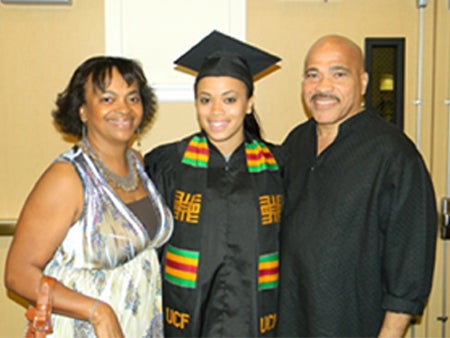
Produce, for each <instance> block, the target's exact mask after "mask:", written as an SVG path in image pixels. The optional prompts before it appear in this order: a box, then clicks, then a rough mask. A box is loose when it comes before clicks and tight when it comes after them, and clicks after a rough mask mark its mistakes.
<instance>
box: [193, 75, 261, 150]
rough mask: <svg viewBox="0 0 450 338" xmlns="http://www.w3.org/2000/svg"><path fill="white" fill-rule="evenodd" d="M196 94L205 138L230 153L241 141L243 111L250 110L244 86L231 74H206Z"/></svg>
mask: <svg viewBox="0 0 450 338" xmlns="http://www.w3.org/2000/svg"><path fill="white" fill-rule="evenodd" d="M195 94H196V98H195V107H196V109H197V117H198V121H199V123H200V127H201V128H202V130H203V131H204V132H205V133H206V135H207V136H208V140H209V141H210V142H211V143H212V144H214V146H215V147H216V148H217V149H219V151H220V152H221V153H222V154H225V155H226V154H230V153H232V152H233V151H234V150H235V149H236V148H237V147H238V146H239V145H240V144H241V143H242V142H243V141H244V119H245V115H246V114H248V113H251V111H252V106H253V96H252V97H250V98H248V89H247V86H246V85H245V84H244V82H242V81H240V80H238V79H236V78H234V77H230V76H206V77H203V78H201V79H200V80H199V81H198V83H197V88H196V93H195Z"/></svg>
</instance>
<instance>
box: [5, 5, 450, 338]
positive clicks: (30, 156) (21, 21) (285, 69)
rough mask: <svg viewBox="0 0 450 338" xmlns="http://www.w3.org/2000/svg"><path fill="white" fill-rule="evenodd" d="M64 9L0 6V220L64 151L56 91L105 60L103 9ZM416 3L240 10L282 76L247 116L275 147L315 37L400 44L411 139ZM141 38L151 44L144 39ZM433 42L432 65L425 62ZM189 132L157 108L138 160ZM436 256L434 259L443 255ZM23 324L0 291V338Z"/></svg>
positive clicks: (431, 332) (428, 94)
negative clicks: (55, 115) (255, 118)
mask: <svg viewBox="0 0 450 338" xmlns="http://www.w3.org/2000/svg"><path fill="white" fill-rule="evenodd" d="M72 2H73V4H72V5H71V6H69V7H65V6H46V5H40V6H31V5H22V6H17V5H16V6H12V5H4V4H0V107H1V111H2V112H1V114H2V123H0V135H1V142H0V154H1V155H0V156H1V157H0V161H1V163H2V169H1V171H0V191H1V194H0V219H1V218H16V217H17V216H18V214H19V211H20V208H21V205H22V203H23V202H24V199H25V198H26V195H27V194H28V192H29V191H30V189H31V188H32V186H33V184H34V182H35V181H36V179H37V178H38V176H39V175H40V173H41V172H42V171H43V170H44V169H45V168H46V167H47V165H48V164H49V163H50V162H51V161H52V160H53V159H54V158H55V156H57V155H58V154H59V153H60V152H61V151H63V150H64V149H66V148H67V147H68V146H69V144H68V143H65V142H64V141H63V140H62V137H61V135H59V134H58V133H57V132H56V131H55V130H54V128H53V126H52V124H51V118H50V111H51V110H52V108H53V102H54V100H55V97H56V93H57V92H59V91H61V90H62V89H63V88H64V86H65V85H66V83H67V81H68V79H69V77H70V75H71V73H72V72H73V70H74V69H75V67H76V66H78V65H79V63H80V62H81V61H82V60H84V59H86V58H87V57H89V56H92V55H95V54H99V53H102V52H103V50H104V41H103V40H104V38H103V36H104V28H103V27H104V20H103V0H73V1H72ZM429 2H430V4H429V5H428V7H427V8H426V10H425V27H426V29H425V38H426V41H427V46H428V47H427V48H426V50H425V51H424V57H425V64H426V65H425V66H424V74H425V75H424V84H425V89H424V93H423V95H424V97H423V100H424V106H423V111H424V113H423V117H422V128H421V129H422V142H421V150H422V152H423V154H424V157H425V159H426V161H427V163H429V165H430V168H431V169H432V170H433V174H434V176H435V181H436V185H437V192H438V195H439V196H442V195H443V194H444V189H443V184H442V182H444V178H445V177H444V176H445V164H444V161H445V160H442V159H441V160H440V161H438V160H434V158H435V157H438V156H433V154H434V153H435V152H436V149H438V148H439V147H442V146H441V145H440V144H441V142H438V141H436V139H433V138H432V131H433V132H437V133H438V134H440V135H442V137H447V136H446V135H447V134H446V131H445V130H443V129H440V128H439V126H441V125H445V124H446V123H447V117H445V115H444V113H440V115H439V114H435V112H434V110H433V109H432V108H433V107H434V105H436V103H435V102H437V100H441V97H442V96H445V92H444V93H443V92H440V93H439V95H440V96H439V97H435V95H436V94H435V92H434V91H433V88H447V87H446V86H447V84H446V82H445V81H448V68H446V69H442V70H440V71H439V72H438V73H437V76H434V72H435V71H436V70H435V69H434V67H433V61H434V60H436V61H438V62H439V63H444V64H445V61H446V60H448V58H449V56H448V54H445V53H448V49H449V47H448V38H444V37H442V35H441V34H439V32H440V31H442V29H444V32H447V33H448V32H449V25H448V14H447V15H446V14H445V12H444V11H445V8H444V2H446V1H444V0H435V1H429ZM415 3H416V1H415V0H396V1H392V0H345V1H344V0H329V1H328V3H324V2H320V1H316V2H312V1H309V2H305V1H293V0H291V1H281V0H248V1H247V40H248V41H249V42H251V43H253V44H255V45H258V46H260V47H262V48H264V49H267V50H269V51H271V52H273V53H275V54H278V55H280V56H281V57H282V58H283V61H282V62H281V63H280V65H281V69H280V70H278V71H276V72H274V73H273V74H271V75H270V76H268V77H265V78H263V79H261V80H259V81H258V82H257V85H256V109H257V111H258V113H259V115H260V117H261V120H262V123H263V129H264V131H265V135H266V137H267V138H268V139H269V140H271V141H274V142H281V141H282V140H283V138H284V137H285V135H286V133H287V132H288V131H289V130H290V129H292V128H293V126H294V125H296V124H297V123H298V122H300V121H303V120H304V119H305V116H304V113H303V110H302V108H301V105H300V79H301V75H300V73H301V66H302V62H303V57H304V55H305V52H306V49H307V47H308V46H309V45H310V44H311V43H312V42H313V40H315V39H316V38H318V37H319V36H321V35H323V34H328V33H338V34H345V35H348V36H350V37H351V38H353V39H354V40H355V41H356V42H357V43H359V44H360V45H363V41H364V38H365V37H406V78H405V83H406V98H405V130H406V132H407V133H408V134H409V135H410V136H411V137H412V138H413V139H415V130H416V115H415V106H414V105H413V104H412V103H411V102H412V101H413V100H414V99H415V98H416V82H417V78H416V68H417V63H416V59H417V35H418V32H417V31H418V24H417V22H418V10H417V9H416V7H415ZM438 6H440V8H441V9H440V11H442V13H444V14H442V13H441V12H439V13H441V14H440V16H439V20H436V19H435V18H436V16H437V13H438V10H437V7H438ZM442 21H444V22H446V23H444V24H442ZM439 25H441V26H439ZM442 25H444V26H442ZM180 31H182V29H180ZM435 32H437V33H436V36H437V38H434V36H435V35H434V34H435ZM155 34H163V33H162V32H161V33H158V32H155ZM147 38H148V41H149V43H151V41H152V37H151V36H149V37H147ZM436 41H437V42H438V47H439V49H438V51H440V53H441V54H439V55H435V54H434V52H433V50H434V44H435V42H436ZM442 55H443V56H442ZM445 72H446V73H445ZM442 74H447V76H445V75H444V76H443V75H442ZM436 79H437V80H436ZM435 81H437V82H435ZM195 130H197V125H196V120H195V112H194V109H193V105H192V103H162V104H160V107H159V113H158V117H157V121H156V123H155V124H154V126H153V128H152V129H151V130H150V131H149V133H148V134H146V135H145V137H144V139H143V142H142V151H147V150H149V149H150V148H152V147H154V146H155V145H157V144H160V143H163V142H167V141H171V140H175V139H178V138H180V137H181V136H183V135H186V134H188V133H190V132H193V131H195ZM444 143H445V142H444ZM439 151H445V150H444V149H443V148H442V149H439ZM444 158H445V156H444ZM43 227H45V221H43ZM9 242H10V237H0V260H1V261H0V269H1V270H3V261H4V254H5V252H6V250H7V247H8V246H9ZM439 250H440V251H439V253H440V252H441V250H442V248H441V247H440V248H439ZM437 270H438V271H437V276H436V287H435V288H434V290H433V298H432V301H430V306H429V307H430V308H432V311H431V313H427V314H426V316H425V318H424V321H425V324H424V325H421V326H420V327H418V328H417V335H418V336H425V335H428V336H429V337H431V336H438V333H437V332H439V331H438V330H439V327H438V325H437V324H436V320H435V318H436V317H437V316H438V315H439V309H440V308H439V306H440V304H439V302H440V291H441V290H442V288H441V286H439V283H440V279H441V278H442V277H441V275H442V271H441V270H440V269H437ZM2 273H3V272H1V273H0V277H2ZM22 316H23V309H22V308H21V307H19V306H18V305H16V303H14V302H12V301H10V300H9V299H8V298H7V295H6V291H5V290H4V287H3V285H0V337H15V336H17V337H19V336H21V334H22V324H23V317H22ZM425 330H428V331H425ZM425 332H426V333H425Z"/></svg>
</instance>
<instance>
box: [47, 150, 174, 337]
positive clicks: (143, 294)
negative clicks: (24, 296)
mask: <svg viewBox="0 0 450 338" xmlns="http://www.w3.org/2000/svg"><path fill="white" fill-rule="evenodd" d="M134 156H136V155H134ZM56 161H65V162H70V163H72V164H73V165H74V166H75V168H76V170H77V172H78V174H79V175H80V178H81V180H82V182H83V186H84V207H83V212H82V215H81V217H80V219H79V220H78V221H77V222H76V223H75V224H74V225H73V226H72V227H71V228H70V229H69V231H68V233H67V235H66V237H65V239H64V240H63V242H62V243H61V245H60V246H59V247H58V249H57V250H56V252H55V254H54V256H53V258H52V259H51V260H50V261H49V263H48V264H47V266H46V267H45V270H44V273H45V274H46V275H49V276H52V277H54V278H56V279H57V280H58V281H59V282H61V283H62V284H64V285H65V286H67V287H69V288H71V289H73V290H76V291H78V292H80V293H82V294H85V295H88V296H91V297H94V298H98V299H101V300H102V301H104V302H106V303H108V304H110V305H111V306H112V308H113V309H114V311H115V312H116V314H117V317H118V320H119V322H120V325H121V327H122V330H123V332H124V334H125V336H126V337H162V336H163V323H162V305H161V303H162V300H161V276H160V265H159V261H158V256H157V253H156V250H155V249H156V248H158V247H160V246H161V245H163V244H164V243H165V242H166V241H167V240H168V238H169V237H170V235H171V232H172V229H173V221H172V216H171V214H170V212H169V211H168V209H167V207H166V206H165V204H164V202H163V200H162V199H161V197H160V194H159V193H158V192H157V190H156V189H155V187H154V185H153V183H152V182H151V181H150V180H149V179H148V177H147V176H146V174H145V172H144V170H143V168H142V166H141V164H140V162H139V161H138V160H136V161H135V162H137V166H138V173H139V176H140V178H141V180H142V182H143V184H144V186H145V188H146V190H147V192H148V196H149V198H150V200H151V202H152V204H153V206H154V208H155V210H156V215H157V217H158V218H159V220H158V221H159V222H158V223H159V229H158V230H157V232H156V234H155V236H154V238H149V235H148V233H147V231H146V230H145V228H144V226H143V224H142V223H141V222H140V221H139V220H138V219H137V218H136V216H135V215H134V214H133V213H132V212H131V211H130V210H129V209H128V207H127V206H126V205H125V204H124V203H123V202H122V200H120V199H119V197H118V196H117V195H116V194H115V192H114V190H113V189H112V188H111V187H110V186H109V185H108V184H107V182H106V180H105V178H104V176H103V175H102V173H101V172H100V171H99V169H98V168H97V167H96V165H95V163H94V162H93V161H92V160H91V159H90V157H89V156H88V155H86V154H85V153H83V151H82V150H81V148H79V147H78V146H74V147H73V148H72V149H70V150H68V151H66V152H65V153H64V154H62V155H61V156H60V157H58V158H57V159H56ZM52 319H53V329H54V333H53V336H54V337H95V333H94V330H93V327H92V325H91V324H90V323H89V322H87V321H83V320H78V319H74V318H69V317H65V316H60V315H55V314H54V315H53V318H52Z"/></svg>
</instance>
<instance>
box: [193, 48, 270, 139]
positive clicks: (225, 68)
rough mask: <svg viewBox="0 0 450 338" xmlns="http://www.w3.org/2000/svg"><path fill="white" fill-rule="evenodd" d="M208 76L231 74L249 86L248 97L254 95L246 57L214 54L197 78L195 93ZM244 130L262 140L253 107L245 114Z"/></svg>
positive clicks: (207, 60) (206, 61) (203, 65)
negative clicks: (201, 81) (199, 83)
mask: <svg viewBox="0 0 450 338" xmlns="http://www.w3.org/2000/svg"><path fill="white" fill-rule="evenodd" d="M207 76H230V77H233V78H235V79H237V80H239V81H242V82H243V83H244V84H245V87H246V88H247V98H250V97H252V96H253V91H254V86H253V78H252V75H251V73H250V68H249V67H248V64H247V62H246V61H245V59H242V58H240V57H237V56H235V55H218V56H217V55H213V56H212V57H209V58H207V59H206V60H205V61H204V62H203V64H202V67H201V69H200V71H199V73H198V75H197V77H196V78H195V83H194V93H195V96H197V86H198V82H199V81H200V80H201V79H202V78H204V77H207ZM244 130H245V131H247V132H248V133H250V134H251V135H252V136H253V137H256V138H258V139H260V140H262V137H261V128H260V126H259V123H258V120H257V117H256V112H255V110H254V108H253V107H252V111H251V113H250V114H246V115H245V119H244Z"/></svg>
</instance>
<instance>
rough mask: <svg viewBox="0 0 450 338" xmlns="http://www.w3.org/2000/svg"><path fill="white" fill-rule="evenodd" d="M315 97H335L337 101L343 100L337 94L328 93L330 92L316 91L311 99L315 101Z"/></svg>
mask: <svg viewBox="0 0 450 338" xmlns="http://www.w3.org/2000/svg"><path fill="white" fill-rule="evenodd" d="M315 99H333V100H336V101H337V102H341V99H340V98H338V97H337V96H336V95H333V94H328V93H316V94H314V95H313V96H311V98H310V99H309V100H310V101H314V100H315Z"/></svg>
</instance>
